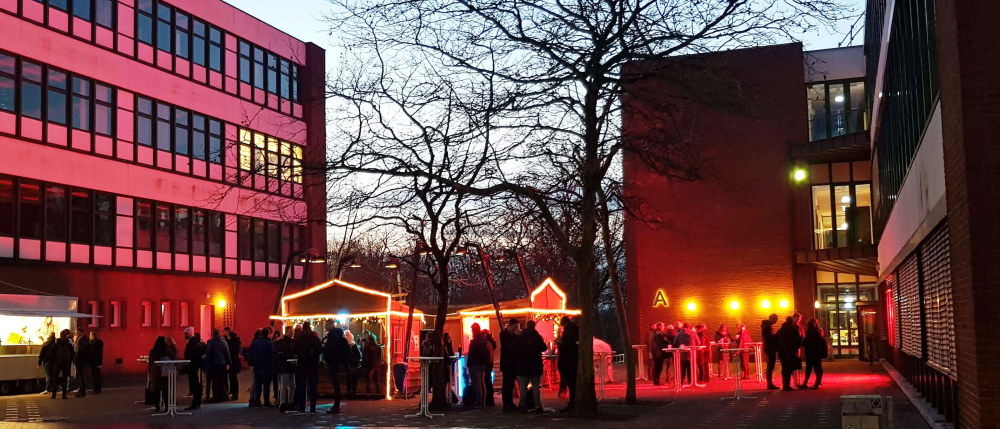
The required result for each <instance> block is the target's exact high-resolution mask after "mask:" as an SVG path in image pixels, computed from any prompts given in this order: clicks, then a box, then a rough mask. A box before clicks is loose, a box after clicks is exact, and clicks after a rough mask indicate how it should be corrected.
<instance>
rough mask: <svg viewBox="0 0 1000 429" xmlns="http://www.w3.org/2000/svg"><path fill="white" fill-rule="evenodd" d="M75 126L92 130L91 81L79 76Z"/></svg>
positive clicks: (74, 105) (75, 103)
mask: <svg viewBox="0 0 1000 429" xmlns="http://www.w3.org/2000/svg"><path fill="white" fill-rule="evenodd" d="M74 4H75V3H74ZM73 128H76V129H78V130H83V131H90V81H89V80H87V79H81V78H78V77H74V78H73Z"/></svg>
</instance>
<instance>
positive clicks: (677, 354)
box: [663, 346, 695, 393]
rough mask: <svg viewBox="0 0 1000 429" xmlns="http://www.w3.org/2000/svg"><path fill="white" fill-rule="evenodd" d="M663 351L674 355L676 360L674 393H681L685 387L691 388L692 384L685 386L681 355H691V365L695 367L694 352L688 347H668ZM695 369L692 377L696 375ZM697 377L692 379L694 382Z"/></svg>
mask: <svg viewBox="0 0 1000 429" xmlns="http://www.w3.org/2000/svg"><path fill="white" fill-rule="evenodd" d="M663 351H665V352H667V353H670V354H671V355H673V360H674V392H676V393H681V389H682V388H685V387H691V384H684V383H683V382H682V378H681V353H689V354H690V355H691V365H692V366H694V362H695V361H694V353H692V352H693V351H694V350H692V349H690V348H688V347H687V346H681V347H667V348H665V349H663ZM693 370H694V368H692V372H691V375H692V376H693V375H694V371H693ZM694 379H695V377H691V380H692V381H694Z"/></svg>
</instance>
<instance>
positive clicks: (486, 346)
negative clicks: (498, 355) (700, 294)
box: [469, 333, 492, 366]
mask: <svg viewBox="0 0 1000 429" xmlns="http://www.w3.org/2000/svg"><path fill="white" fill-rule="evenodd" d="M491 355H492V353H491V352H490V343H489V342H488V341H486V335H483V334H481V333H480V334H479V335H476V337H475V338H473V339H472V341H470V342H469V366H486V365H489V364H490V356H491Z"/></svg>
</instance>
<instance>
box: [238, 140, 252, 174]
mask: <svg viewBox="0 0 1000 429" xmlns="http://www.w3.org/2000/svg"><path fill="white" fill-rule="evenodd" d="M252 168H253V156H252V155H251V152H250V146H247V145H242V144H241V145H240V169H241V170H246V171H250V170H251V169H252Z"/></svg>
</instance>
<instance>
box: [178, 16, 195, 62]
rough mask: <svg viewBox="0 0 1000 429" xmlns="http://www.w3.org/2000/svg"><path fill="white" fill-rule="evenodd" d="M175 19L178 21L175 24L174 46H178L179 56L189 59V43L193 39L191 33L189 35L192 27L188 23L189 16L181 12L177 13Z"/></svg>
mask: <svg viewBox="0 0 1000 429" xmlns="http://www.w3.org/2000/svg"><path fill="white" fill-rule="evenodd" d="M174 19H175V21H176V22H175V23H174V24H175V26H174V35H175V36H176V37H175V43H174V44H175V46H177V56H178V57H181V58H188V43H189V41H190V37H191V36H190V33H188V32H189V31H190V27H188V26H189V25H190V24H189V23H188V16H187V15H186V14H185V13H183V12H181V11H177V15H176V16H174Z"/></svg>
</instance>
